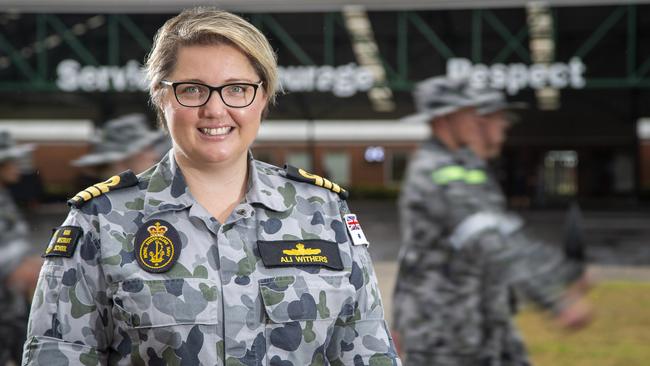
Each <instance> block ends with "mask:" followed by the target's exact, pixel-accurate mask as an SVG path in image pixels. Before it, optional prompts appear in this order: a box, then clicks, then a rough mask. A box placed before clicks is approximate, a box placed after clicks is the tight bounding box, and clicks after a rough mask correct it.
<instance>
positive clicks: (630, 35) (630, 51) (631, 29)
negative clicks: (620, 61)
mask: <svg viewBox="0 0 650 366" xmlns="http://www.w3.org/2000/svg"><path fill="white" fill-rule="evenodd" d="M636 32H637V24H636V6H635V5H628V6H627V52H626V54H627V77H628V78H629V79H632V80H634V79H636V47H637V45H636V42H637V40H636Z"/></svg>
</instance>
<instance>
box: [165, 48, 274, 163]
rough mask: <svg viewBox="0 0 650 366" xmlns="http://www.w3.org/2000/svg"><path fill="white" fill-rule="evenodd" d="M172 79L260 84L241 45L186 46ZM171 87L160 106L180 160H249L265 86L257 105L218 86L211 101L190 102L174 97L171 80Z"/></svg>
mask: <svg viewBox="0 0 650 366" xmlns="http://www.w3.org/2000/svg"><path fill="white" fill-rule="evenodd" d="M166 80H169V81H172V82H198V83H203V84H207V85H211V86H221V85H224V84H231V83H237V82H242V83H254V84H256V83H258V82H259V81H260V77H259V75H258V74H257V73H256V72H255V69H254V68H253V66H252V65H251V63H250V61H249V60H248V58H247V57H246V56H245V55H244V54H243V53H242V52H241V51H240V50H239V49H237V48H235V47H233V46H231V45H228V44H218V45H205V46H203V45H197V46H186V47H181V48H180V49H179V50H178V54H177V58H176V67H175V68H174V70H173V71H172V73H171V74H170V75H169V76H168V77H167V78H166ZM165 89H166V90H165V92H164V95H163V97H162V98H161V101H160V103H161V105H160V108H161V110H162V112H163V114H164V116H165V120H166V123H167V129H168V131H169V133H170V135H171V137H172V140H173V143H174V154H175V157H176V160H177V161H178V162H179V164H181V165H192V166H197V167H201V166H210V165H215V164H217V165H228V164H236V163H237V162H240V161H242V159H243V160H244V161H245V158H246V154H247V151H248V148H249V147H250V145H251V144H252V143H253V140H255V137H256V136H257V131H258V130H259V127H260V122H261V118H262V112H263V110H264V108H265V106H266V104H267V95H266V93H265V92H264V86H262V87H260V88H258V90H257V95H256V96H255V99H254V100H253V102H252V103H251V105H249V106H247V107H244V108H232V107H228V106H227V105H225V104H224V103H223V101H222V100H221V98H220V97H219V94H218V93H217V92H216V91H213V92H212V96H211V97H210V100H209V101H208V102H207V103H206V104H205V105H203V106H201V107H184V106H182V105H180V104H179V103H178V101H177V100H176V98H175V97H174V91H173V90H172V87H171V86H167V87H165ZM223 92H224V93H226V90H223Z"/></svg>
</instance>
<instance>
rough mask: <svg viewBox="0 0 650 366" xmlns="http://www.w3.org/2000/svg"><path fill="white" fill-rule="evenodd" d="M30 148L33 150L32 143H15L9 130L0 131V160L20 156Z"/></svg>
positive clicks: (3, 160) (25, 153)
mask: <svg viewBox="0 0 650 366" xmlns="http://www.w3.org/2000/svg"><path fill="white" fill-rule="evenodd" d="M32 150H34V145H32V144H22V145H16V142H15V141H14V139H13V138H12V137H11V134H10V133H9V131H0V162H5V161H7V160H12V159H18V158H22V157H23V156H25V155H27V154H28V153H30V152H31V151H32Z"/></svg>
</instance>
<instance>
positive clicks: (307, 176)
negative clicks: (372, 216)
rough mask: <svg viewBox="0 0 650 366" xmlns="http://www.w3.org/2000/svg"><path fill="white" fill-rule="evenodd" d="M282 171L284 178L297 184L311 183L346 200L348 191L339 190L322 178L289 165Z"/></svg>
mask: <svg viewBox="0 0 650 366" xmlns="http://www.w3.org/2000/svg"><path fill="white" fill-rule="evenodd" d="M284 170H285V172H286V176H287V178H289V179H292V180H295V181H298V182H305V183H311V184H313V185H316V186H319V187H323V188H325V189H329V190H330V191H332V192H334V193H336V194H338V195H339V197H341V199H347V198H348V191H346V190H345V189H343V188H341V186H339V185H338V184H336V183H334V182H332V181H330V180H328V179H326V178H323V177H321V176H319V175H316V174H311V173H307V172H306V171H304V170H302V169H299V168H296V167H294V166H291V165H288V164H287V165H285V166H284Z"/></svg>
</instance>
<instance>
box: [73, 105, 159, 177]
mask: <svg viewBox="0 0 650 366" xmlns="http://www.w3.org/2000/svg"><path fill="white" fill-rule="evenodd" d="M167 140H168V139H166V138H165V135H164V132H163V131H160V130H150V129H149V127H148V125H147V118H146V116H145V115H144V114H139V113H133V114H127V115H124V116H121V117H118V118H116V119H112V120H109V121H107V122H106V124H105V125H104V126H103V128H102V129H101V132H100V134H99V136H98V137H97V140H96V141H94V142H93V146H92V150H91V152H90V153H88V154H86V155H84V156H82V157H81V158H79V159H77V160H74V161H73V162H71V164H72V166H75V167H79V168H82V170H83V173H84V178H83V180H84V182H82V185H83V187H87V186H88V185H90V184H92V183H96V182H97V180H101V179H106V178H108V177H111V176H113V175H116V174H119V173H121V172H123V171H125V170H131V171H133V172H134V173H136V174H138V173H142V172H143V171H145V170H146V169H148V168H149V167H151V166H152V165H154V164H156V163H157V162H158V161H159V160H160V159H161V158H162V155H163V154H165V153H166V152H167V150H168V149H165V151H163V152H162V154H161V149H160V148H159V147H160V145H163V146H166V147H168V146H169V144H168V143H167Z"/></svg>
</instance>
